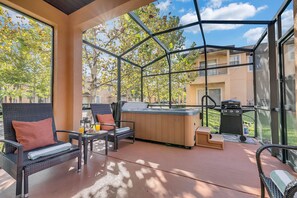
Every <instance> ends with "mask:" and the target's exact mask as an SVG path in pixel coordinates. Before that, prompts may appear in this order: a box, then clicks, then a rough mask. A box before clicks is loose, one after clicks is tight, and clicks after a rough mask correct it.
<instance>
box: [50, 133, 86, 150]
mask: <svg viewBox="0 0 297 198" xmlns="http://www.w3.org/2000/svg"><path fill="white" fill-rule="evenodd" d="M56 132H57V133H68V134H74V135H77V136H78V147H79V150H81V149H82V148H81V146H82V145H81V144H82V134H81V133H79V132H77V131H71V130H56Z"/></svg>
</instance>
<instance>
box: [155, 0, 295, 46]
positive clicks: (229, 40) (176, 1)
mask: <svg viewBox="0 0 297 198" xmlns="http://www.w3.org/2000/svg"><path fill="white" fill-rule="evenodd" d="M282 3H283V1H282V0H198V4H199V9H200V14H201V18H202V20H271V19H272V18H273V17H274V15H275V14H276V12H277V11H278V9H279V8H280V6H281V4H282ZM154 4H155V5H156V6H157V7H158V8H159V9H160V13H161V15H168V13H171V15H175V16H179V17H180V19H181V21H180V24H181V25H184V24H189V23H191V22H195V21H197V17H196V13H195V7H194V3H193V0H158V1H155V2H154ZM282 21H283V27H284V29H286V30H287V29H288V28H290V26H291V25H292V24H293V22H292V21H293V11H292V5H291V6H289V7H288V9H287V10H286V11H285V13H284V14H283V17H282ZM265 28H266V26H265V25H222V24H214V25H213V24H211V25H204V32H205V37H206V42H207V44H212V45H235V46H238V47H241V46H247V45H253V44H255V43H256V42H257V40H258V38H259V37H260V36H261V35H262V33H263V31H264V30H265ZM184 36H186V38H187V39H186V46H185V47H186V48H188V47H189V46H190V44H191V43H192V42H193V41H195V42H196V43H197V45H202V39H201V36H200V30H199V28H197V27H196V28H188V29H187V30H185V32H184Z"/></svg>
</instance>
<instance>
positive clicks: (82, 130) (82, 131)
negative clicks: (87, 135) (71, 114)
mask: <svg viewBox="0 0 297 198" xmlns="http://www.w3.org/2000/svg"><path fill="white" fill-rule="evenodd" d="M78 132H80V133H84V132H85V125H84V122H83V120H81V121H80V125H79V128H78Z"/></svg>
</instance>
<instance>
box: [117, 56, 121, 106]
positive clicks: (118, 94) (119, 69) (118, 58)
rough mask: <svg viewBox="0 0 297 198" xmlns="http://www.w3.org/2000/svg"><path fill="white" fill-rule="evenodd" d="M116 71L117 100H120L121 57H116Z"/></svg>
mask: <svg viewBox="0 0 297 198" xmlns="http://www.w3.org/2000/svg"><path fill="white" fill-rule="evenodd" d="M117 60H118V61H117V63H118V64H117V71H118V82H117V102H118V103H120V102H121V58H120V57H117Z"/></svg>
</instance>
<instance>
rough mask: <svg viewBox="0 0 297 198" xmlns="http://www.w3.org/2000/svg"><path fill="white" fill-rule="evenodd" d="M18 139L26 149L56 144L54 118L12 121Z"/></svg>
mask: <svg viewBox="0 0 297 198" xmlns="http://www.w3.org/2000/svg"><path fill="white" fill-rule="evenodd" d="M12 126H13V128H14V130H15V135H16V139H17V141H18V142H19V143H20V144H22V145H23V149H24V151H28V150H32V149H35V148H39V147H43V146H48V145H51V144H55V143H56V142H55V141H54V134H53V129H52V118H47V119H45V120H40V121H37V122H22V121H15V120H13V121H12Z"/></svg>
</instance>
